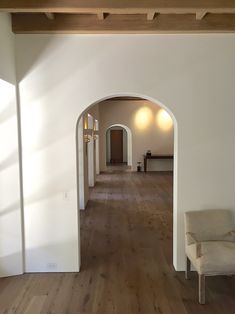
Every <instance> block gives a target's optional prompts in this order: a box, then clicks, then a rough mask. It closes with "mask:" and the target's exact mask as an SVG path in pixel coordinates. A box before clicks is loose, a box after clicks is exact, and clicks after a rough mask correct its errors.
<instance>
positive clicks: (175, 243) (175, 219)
mask: <svg viewBox="0 0 235 314" xmlns="http://www.w3.org/2000/svg"><path fill="white" fill-rule="evenodd" d="M115 97H138V98H140V99H144V100H147V101H150V102H152V103H154V104H156V105H159V106H160V107H161V108H163V109H164V110H165V111H166V112H167V113H168V114H169V115H170V117H171V118H172V121H173V127H174V161H173V170H174V177H173V265H174V266H175V268H176V269H177V258H178V257H177V254H178V239H177V237H178V233H177V224H178V216H177V168H178V163H177V162H178V159H177V154H178V129H177V121H176V119H175V116H174V115H173V113H172V112H171V111H170V110H169V109H168V108H167V107H166V106H165V105H164V104H162V103H161V102H159V101H157V100H155V99H153V98H151V97H148V96H145V95H139V94H116V95H115V94H113V95H109V96H107V97H103V98H100V99H99V100H97V101H95V102H93V103H92V104H90V105H89V106H87V108H86V109H85V110H84V111H83V112H82V113H81V115H80V116H79V118H78V120H77V128H78V123H79V121H80V118H81V117H82V115H83V114H84V113H85V112H86V111H87V110H89V108H91V107H92V106H94V105H96V104H98V103H100V102H102V101H105V100H108V99H112V98H115ZM76 130H77V129H76ZM77 134H78V132H77V131H76V145H77V149H76V151H77V152H78V149H79V148H78V139H77ZM78 162H79V158H78V154H77V169H78ZM77 182H78V181H77ZM77 199H78V200H79V191H78V189H77ZM78 208H79V207H78ZM79 234H80V226H79ZM79 241H80V239H79ZM79 250H80V246H79ZM80 257H81V256H80Z"/></svg>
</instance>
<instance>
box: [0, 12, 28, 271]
mask: <svg viewBox="0 0 235 314" xmlns="http://www.w3.org/2000/svg"><path fill="white" fill-rule="evenodd" d="M14 44H15V38H14V35H13V34H12V33H11V21H10V16H8V15H7V14H2V13H0V151H1V153H0V277H2V276H10V275H16V274H20V273H22V272H23V260H22V229H21V223H22V222H21V203H20V179H19V150H18V136H17V132H18V128H17V105H16V87H15V84H16V81H15V55H14Z"/></svg>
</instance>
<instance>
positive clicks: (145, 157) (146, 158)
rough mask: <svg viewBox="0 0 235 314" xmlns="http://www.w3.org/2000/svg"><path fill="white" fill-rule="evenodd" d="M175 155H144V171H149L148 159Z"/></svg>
mask: <svg viewBox="0 0 235 314" xmlns="http://www.w3.org/2000/svg"><path fill="white" fill-rule="evenodd" d="M173 158H174V156H173V155H144V172H147V164H148V159H173Z"/></svg>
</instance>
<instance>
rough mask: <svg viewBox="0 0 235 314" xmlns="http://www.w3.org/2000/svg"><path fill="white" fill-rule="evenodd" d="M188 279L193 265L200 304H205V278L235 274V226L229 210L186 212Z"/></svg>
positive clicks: (186, 274)
mask: <svg viewBox="0 0 235 314" xmlns="http://www.w3.org/2000/svg"><path fill="white" fill-rule="evenodd" d="M185 231H186V272H185V277H186V279H188V278H189V272H190V268H191V263H192V265H193V266H194V267H195V269H196V271H197V272H198V275H199V303H200V304H205V277H206V276H215V275H232V274H235V226H234V222H233V217H232V213H231V212H230V211H228V210H201V211H190V212H186V213H185Z"/></svg>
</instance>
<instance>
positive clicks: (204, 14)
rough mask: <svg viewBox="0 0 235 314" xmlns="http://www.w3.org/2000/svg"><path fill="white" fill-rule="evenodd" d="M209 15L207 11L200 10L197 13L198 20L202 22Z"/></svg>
mask: <svg viewBox="0 0 235 314" xmlns="http://www.w3.org/2000/svg"><path fill="white" fill-rule="evenodd" d="M206 14H207V11H206V10H200V11H197V12H196V20H198V21H200V20H202V19H203V18H204V17H205V16H206Z"/></svg>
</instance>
